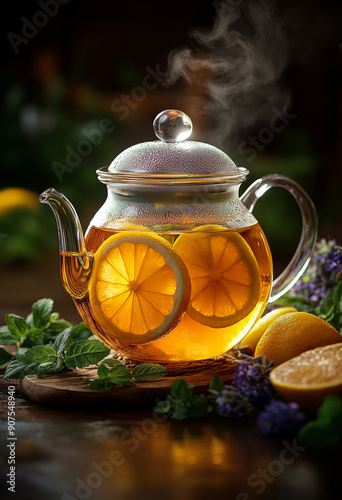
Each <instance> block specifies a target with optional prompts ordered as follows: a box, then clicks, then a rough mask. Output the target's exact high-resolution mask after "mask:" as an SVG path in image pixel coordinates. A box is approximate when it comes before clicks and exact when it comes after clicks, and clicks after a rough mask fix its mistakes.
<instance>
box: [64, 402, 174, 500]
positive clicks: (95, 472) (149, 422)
mask: <svg viewBox="0 0 342 500" xmlns="http://www.w3.org/2000/svg"><path fill="white" fill-rule="evenodd" d="M156 402H158V400H157V401H156ZM167 418H169V417H168V415H165V414H163V415H159V414H158V413H156V412H153V414H152V418H145V419H144V420H143V421H142V422H141V423H140V425H139V426H135V425H132V427H131V428H130V429H129V430H127V431H125V432H123V433H122V435H121V437H120V443H121V444H122V445H124V446H125V449H127V451H128V452H129V453H134V452H136V451H137V450H138V449H139V447H140V444H141V442H142V441H146V439H148V437H149V436H151V434H153V433H154V432H155V430H156V428H157V425H158V423H160V422H164V421H165V420H166V419H167ZM125 462H126V457H125V456H124V453H122V452H121V451H120V450H117V449H113V450H112V451H111V452H110V453H109V455H108V458H107V460H104V461H102V462H96V461H93V462H92V463H91V471H90V472H89V473H88V474H87V475H86V476H85V477H84V478H81V477H77V478H76V479H75V483H76V484H75V492H74V493H73V494H72V495H70V494H68V493H63V495H62V496H61V500H87V499H88V498H90V496H91V495H92V493H93V492H94V490H97V489H98V488H100V486H101V485H102V483H103V481H104V480H105V479H108V478H109V477H111V475H112V474H113V472H114V469H115V468H116V467H120V466H121V465H123V464H124V463H125Z"/></svg>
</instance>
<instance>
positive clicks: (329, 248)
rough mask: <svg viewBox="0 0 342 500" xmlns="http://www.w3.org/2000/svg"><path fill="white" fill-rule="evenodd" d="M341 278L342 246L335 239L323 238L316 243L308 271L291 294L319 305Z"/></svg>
mask: <svg viewBox="0 0 342 500" xmlns="http://www.w3.org/2000/svg"><path fill="white" fill-rule="evenodd" d="M341 278H342V247H339V246H338V245H337V243H336V241H335V240H329V241H327V240H325V239H324V238H322V239H321V240H320V241H318V242H317V243H316V248H315V252H314V254H313V256H312V259H311V262H310V264H309V266H308V269H307V271H306V273H305V274H304V275H303V276H302V278H301V279H300V280H299V281H298V282H297V283H296V284H295V285H294V286H293V288H292V289H291V292H290V295H293V296H298V297H302V298H304V299H306V300H307V301H309V302H310V303H311V304H312V305H313V306H318V305H319V304H320V302H321V301H322V300H323V299H324V297H325V296H326V294H327V293H328V292H330V291H331V290H332V289H333V288H334V287H335V286H336V284H337V281H339V280H340V279H341Z"/></svg>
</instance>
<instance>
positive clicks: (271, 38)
mask: <svg viewBox="0 0 342 500" xmlns="http://www.w3.org/2000/svg"><path fill="white" fill-rule="evenodd" d="M214 5H215V6H216V10H217V16H216V20H215V23H214V27H213V28H212V30H211V31H209V32H201V31H196V32H194V33H193V34H192V36H193V38H194V39H195V41H196V42H197V46H198V49H197V50H196V52H194V51H192V50H190V49H189V48H185V49H183V50H181V51H173V52H171V54H170V56H169V71H168V81H169V83H170V84H172V83H174V82H176V81H177V80H178V79H179V78H181V77H183V78H185V79H186V80H187V81H192V80H194V79H196V80H195V81H196V83H197V84H198V81H199V80H200V82H201V83H200V84H201V85H204V86H205V89H206V92H207V94H208V99H207V100H206V105H205V106H204V109H203V112H204V113H205V114H206V119H207V120H208V121H209V120H210V122H211V123H210V125H211V126H210V127H208V129H209V128H211V130H212V132H211V134H212V137H210V142H211V143H215V144H216V145H218V146H219V147H223V146H227V147H230V148H231V147H233V146H235V145H236V144H237V142H238V140H239V134H242V133H243V130H244V129H246V130H248V128H249V127H251V126H253V125H254V126H255V125H256V124H257V123H259V122H260V123H262V122H263V121H265V120H267V119H268V118H269V117H271V115H272V109H274V108H277V109H278V110H280V111H282V110H285V109H286V108H287V106H288V104H289V95H288V93H287V91H286V90H285V89H284V88H282V85H281V84H280V78H281V76H282V74H283V72H284V69H285V67H286V65H287V63H288V58H289V48H290V43H289V39H291V28H292V27H293V25H292V24H291V21H290V19H289V15H286V16H284V15H281V14H280V13H279V10H276V8H277V2H269V1H268V2H267V1H266V0H255V1H254V0H252V1H248V0H226V1H224V2H223V1H216V2H214ZM196 75H197V76H196ZM203 75H204V77H203ZM199 106H203V103H199ZM207 138H208V137H207Z"/></svg>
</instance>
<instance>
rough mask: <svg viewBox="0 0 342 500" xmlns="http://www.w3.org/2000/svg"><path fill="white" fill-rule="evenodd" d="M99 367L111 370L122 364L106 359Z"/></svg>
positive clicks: (115, 360)
mask: <svg viewBox="0 0 342 500" xmlns="http://www.w3.org/2000/svg"><path fill="white" fill-rule="evenodd" d="M101 365H104V366H107V367H108V368H113V367H114V366H119V365H122V363H121V361H119V360H118V359H112V358H108V359H104V360H103V361H102V363H101Z"/></svg>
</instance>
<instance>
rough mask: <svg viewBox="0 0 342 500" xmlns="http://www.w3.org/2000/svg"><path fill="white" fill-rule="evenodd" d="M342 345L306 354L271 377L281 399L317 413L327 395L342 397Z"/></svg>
mask: <svg viewBox="0 0 342 500" xmlns="http://www.w3.org/2000/svg"><path fill="white" fill-rule="evenodd" d="M341 365H342V343H337V344H330V345H327V346H324V347H317V348H316V349H311V350H310V351H305V352H303V353H302V354H300V355H299V356H296V357H295V358H292V359H290V360H289V361H286V362H285V363H282V364H281V365H279V366H277V367H276V368H274V369H273V370H272V371H271V373H270V381H271V383H272V385H273V386H274V388H275V389H276V390H277V391H278V392H279V394H280V395H281V396H283V397H284V398H285V399H287V400H289V401H295V402H297V403H299V404H300V405H301V406H302V407H303V408H306V409H311V410H314V409H316V408H317V407H318V406H319V405H320V404H321V403H322V402H323V400H324V398H325V397H326V396H327V395H328V394H336V395H337V396H340V397H341V396H342V372H341Z"/></svg>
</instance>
